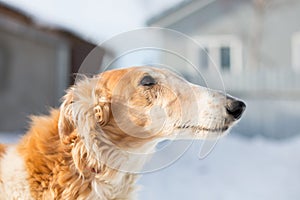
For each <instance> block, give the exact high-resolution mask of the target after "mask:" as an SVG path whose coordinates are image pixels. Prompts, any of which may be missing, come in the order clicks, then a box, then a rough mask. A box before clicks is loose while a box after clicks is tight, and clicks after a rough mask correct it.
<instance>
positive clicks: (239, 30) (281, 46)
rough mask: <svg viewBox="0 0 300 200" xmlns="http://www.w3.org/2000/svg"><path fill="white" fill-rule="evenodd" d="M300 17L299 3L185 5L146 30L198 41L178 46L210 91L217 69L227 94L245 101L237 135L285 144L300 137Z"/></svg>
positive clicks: (232, 0) (256, 0)
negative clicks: (172, 32) (158, 29)
mask: <svg viewBox="0 0 300 200" xmlns="http://www.w3.org/2000/svg"><path fill="white" fill-rule="evenodd" d="M299 13H300V1H296V0H186V1H183V2H182V3H180V4H178V5H176V6H174V7H173V8H171V9H169V10H166V11H165V12H163V13H161V14H159V15H157V16H154V17H153V18H151V19H150V20H149V21H148V25H149V26H153V27H156V26H158V27H164V28H170V29H173V30H176V31H180V32H182V33H185V34H187V35H188V36H190V37H191V38H192V39H194V40H195V41H196V42H197V43H198V44H199V46H197V47H194V46H193V47H191V45H185V44H179V42H177V41H176V40H175V41H176V43H177V44H176V45H178V46H180V48H185V49H186V52H187V53H186V54H187V55H185V56H188V57H189V58H191V59H190V60H191V62H193V63H195V65H196V66H197V67H198V68H199V69H200V71H201V73H202V75H203V76H204V77H205V78H206V80H210V85H209V86H212V87H214V82H217V81H214V80H215V79H214V78H215V77H216V73H215V71H211V69H212V68H214V67H217V69H218V70H219V71H220V72H221V74H222V79H223V81H224V85H225V89H226V91H227V92H228V93H231V94H233V95H236V96H238V97H240V98H243V99H246V101H247V103H248V109H247V114H246V117H245V119H244V120H243V121H242V123H241V125H240V127H238V128H237V131H238V132H240V133H242V134H245V135H250V136H252V135H257V134H260V135H266V136H270V137H273V138H274V137H275V138H282V137H288V136H291V135H295V134H299V133H300V125H299V121H300V114H299V113H300V103H299V99H300V78H299V77H300V21H299V20H298V19H299V17H300V14H299ZM173 43H174V41H173ZM191 48H192V49H191ZM162 59H168V58H162ZM182 69H186V67H185V66H182ZM187 77H189V75H187ZM216 88H218V87H217V86H216Z"/></svg>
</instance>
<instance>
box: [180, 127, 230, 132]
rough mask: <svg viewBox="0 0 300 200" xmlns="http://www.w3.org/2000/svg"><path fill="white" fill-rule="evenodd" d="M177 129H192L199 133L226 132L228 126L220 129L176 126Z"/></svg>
mask: <svg viewBox="0 0 300 200" xmlns="http://www.w3.org/2000/svg"><path fill="white" fill-rule="evenodd" d="M176 128H177V129H192V130H193V131H195V132H199V131H207V132H224V131H227V130H228V128H229V127H228V126H224V127H220V128H214V129H212V128H207V127H203V126H199V125H180V126H176Z"/></svg>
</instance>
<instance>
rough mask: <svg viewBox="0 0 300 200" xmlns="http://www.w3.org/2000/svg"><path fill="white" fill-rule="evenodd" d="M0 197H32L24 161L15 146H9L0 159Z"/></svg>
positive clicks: (25, 199) (28, 198) (26, 198)
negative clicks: (0, 181)
mask: <svg viewBox="0 0 300 200" xmlns="http://www.w3.org/2000/svg"><path fill="white" fill-rule="evenodd" d="M0 176H1V180H2V183H1V184H0V199H6V200H10V199H20V200H21V199H22V200H23V199H24V200H31V199H33V198H32V196H31V194H30V187H29V183H28V181H27V177H28V174H27V172H26V169H25V165H24V161H23V159H22V158H21V156H20V155H19V154H18V152H17V150H16V147H15V146H10V147H9V148H8V149H7V151H6V153H5V155H4V156H3V158H2V159H1V160H0Z"/></svg>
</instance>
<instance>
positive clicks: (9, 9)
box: [0, 2, 97, 45]
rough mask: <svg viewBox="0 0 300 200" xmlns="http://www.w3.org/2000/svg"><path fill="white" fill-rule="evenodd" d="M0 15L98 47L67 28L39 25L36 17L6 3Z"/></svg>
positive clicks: (2, 4) (1, 8) (1, 3)
mask: <svg viewBox="0 0 300 200" xmlns="http://www.w3.org/2000/svg"><path fill="white" fill-rule="evenodd" d="M0 14H3V15H6V16H8V17H10V18H13V19H15V20H16V21H19V22H21V23H23V24H25V25H27V26H30V27H33V28H35V29H37V30H40V31H43V32H48V33H53V34H57V35H61V36H63V37H67V38H69V39H71V40H75V41H77V42H86V43H90V44H92V45H96V44H97V43H96V42H94V41H92V40H91V39H88V38H84V37H83V36H81V35H80V34H79V33H76V32H75V31H73V30H70V29H68V28H65V27H60V26H51V25H49V24H47V22H45V23H44V24H42V23H37V21H36V20H34V17H33V16H32V15H30V13H28V12H26V11H24V10H22V9H20V8H18V7H15V6H12V5H9V4H7V3H5V2H0Z"/></svg>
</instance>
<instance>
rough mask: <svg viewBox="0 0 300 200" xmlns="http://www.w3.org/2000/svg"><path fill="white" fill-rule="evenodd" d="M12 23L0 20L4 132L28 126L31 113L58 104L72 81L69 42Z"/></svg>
mask: <svg viewBox="0 0 300 200" xmlns="http://www.w3.org/2000/svg"><path fill="white" fill-rule="evenodd" d="M11 23H12V22H11V21H5V20H3V18H2V20H1V21H0V24H1V26H0V53H1V52H4V53H3V54H4V56H2V57H1V56H0V58H2V62H0V64H1V66H0V70H1V72H0V73H2V78H1V80H0V84H1V85H3V87H1V88H0V113H1V115H0V131H21V130H23V129H24V128H26V127H27V123H28V116H29V115H32V114H42V113H46V112H47V111H48V110H49V107H52V106H57V105H58V102H59V98H60V97H61V95H62V94H63V92H64V89H65V87H66V85H67V83H68V78H67V72H68V70H69V66H68V61H67V60H68V59H69V56H68V48H67V44H64V41H60V40H57V39H54V38H52V37H50V36H48V35H47V34H44V33H41V32H37V31H34V30H32V29H30V28H26V27H22V26H20V25H18V24H11ZM7 25H9V26H7ZM1 50H2V51H1Z"/></svg>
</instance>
